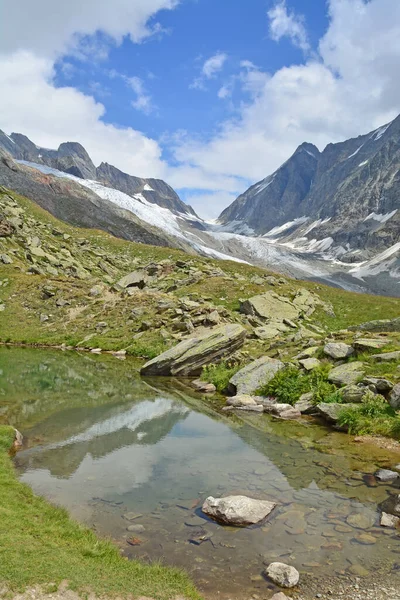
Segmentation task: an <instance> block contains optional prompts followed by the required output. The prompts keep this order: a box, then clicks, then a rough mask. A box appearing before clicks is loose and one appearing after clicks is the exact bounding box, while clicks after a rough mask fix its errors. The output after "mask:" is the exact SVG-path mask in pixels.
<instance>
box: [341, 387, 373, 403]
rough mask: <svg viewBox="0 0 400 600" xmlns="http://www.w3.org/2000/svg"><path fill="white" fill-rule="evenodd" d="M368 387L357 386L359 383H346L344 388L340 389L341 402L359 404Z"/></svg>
mask: <svg viewBox="0 0 400 600" xmlns="http://www.w3.org/2000/svg"><path fill="white" fill-rule="evenodd" d="M367 391H368V388H365V387H362V386H359V385H346V386H345V387H344V388H342V389H341V390H340V392H341V395H342V398H343V402H345V403H346V404H349V403H350V404H351V403H356V404H359V403H360V402H362V401H363V398H364V396H365V394H366V393H367Z"/></svg>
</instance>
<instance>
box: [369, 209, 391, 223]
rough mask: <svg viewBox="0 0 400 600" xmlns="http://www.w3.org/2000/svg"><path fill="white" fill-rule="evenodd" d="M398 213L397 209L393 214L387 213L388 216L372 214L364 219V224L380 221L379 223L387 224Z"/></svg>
mask: <svg viewBox="0 0 400 600" xmlns="http://www.w3.org/2000/svg"><path fill="white" fill-rule="evenodd" d="M396 213H397V208H396V209H395V210H392V212H390V213H386V214H384V215H383V214H380V213H375V212H372V213H371V214H369V215H368V217H365V219H364V223H365V221H371V220H373V221H378V222H379V223H386V221H389V219H391V218H392V217H394V215H395V214H396Z"/></svg>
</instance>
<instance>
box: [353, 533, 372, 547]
mask: <svg viewBox="0 0 400 600" xmlns="http://www.w3.org/2000/svg"><path fill="white" fill-rule="evenodd" d="M354 539H355V541H356V542H358V543H359V544H362V545H363V546H373V545H374V544H376V542H377V541H378V540H377V539H376V537H374V536H373V535H370V534H369V533H360V534H359V535H357V536H356V537H355V538H354Z"/></svg>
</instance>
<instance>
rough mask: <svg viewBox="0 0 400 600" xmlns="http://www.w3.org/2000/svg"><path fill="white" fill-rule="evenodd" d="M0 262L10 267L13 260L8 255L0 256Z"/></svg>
mask: <svg viewBox="0 0 400 600" xmlns="http://www.w3.org/2000/svg"><path fill="white" fill-rule="evenodd" d="M0 262H2V263H3V264H4V265H12V263H13V259H12V258H11V256H8V254H0Z"/></svg>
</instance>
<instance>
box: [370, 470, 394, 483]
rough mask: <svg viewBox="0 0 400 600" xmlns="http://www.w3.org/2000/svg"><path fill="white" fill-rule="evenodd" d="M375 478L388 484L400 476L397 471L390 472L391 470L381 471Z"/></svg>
mask: <svg viewBox="0 0 400 600" xmlns="http://www.w3.org/2000/svg"><path fill="white" fill-rule="evenodd" d="M375 477H376V479H378V481H382V482H387V481H394V480H395V479H397V478H398V477H400V475H399V473H396V471H390V470H389V469H379V471H377V472H376V473H375Z"/></svg>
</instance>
